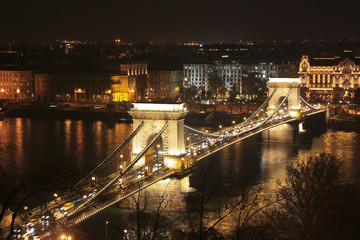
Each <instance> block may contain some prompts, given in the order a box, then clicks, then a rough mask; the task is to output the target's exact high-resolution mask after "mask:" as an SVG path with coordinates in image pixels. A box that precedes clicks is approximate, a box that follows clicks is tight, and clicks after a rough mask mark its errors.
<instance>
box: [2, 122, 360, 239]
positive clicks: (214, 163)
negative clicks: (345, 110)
mask: <svg viewBox="0 0 360 240" xmlns="http://www.w3.org/2000/svg"><path fill="white" fill-rule="evenodd" d="M131 132H132V125H131V124H126V123H107V122H102V121H86V120H53V119H21V118H6V119H4V121H0V166H1V167H2V168H3V169H5V170H7V171H9V172H10V173H12V174H15V175H19V176H21V175H23V174H24V173H26V172H27V171H31V169H33V168H36V166H37V165H39V164H41V163H44V162H47V161H52V160H54V159H56V158H58V157H60V156H65V157H69V158H71V159H73V161H76V162H77V164H78V166H79V167H80V169H82V170H84V171H87V170H88V169H90V168H91V167H93V166H95V164H96V163H98V162H99V161H101V160H102V159H104V158H105V157H106V156H107V155H108V154H109V153H111V152H112V151H113V150H114V149H115V148H116V147H117V146H118V145H119V144H121V143H122V142H123V141H124V140H125V139H126V137H127V136H129V135H130V133H131ZM314 135H317V136H316V137H313V143H312V144H311V145H310V144H308V145H301V144H275V143H260V142H256V141H253V140H251V139H249V140H245V141H242V142H239V143H237V144H235V145H233V146H231V147H229V148H226V149H224V150H222V151H220V152H218V153H215V154H213V155H212V156H210V157H208V158H207V159H204V160H202V161H203V162H202V163H201V164H200V168H199V169H197V170H196V171H195V172H194V173H193V174H192V176H191V177H190V184H191V186H195V187H196V185H198V184H199V181H200V179H201V177H200V175H201V172H203V170H204V168H208V169H209V174H208V176H209V177H208V180H207V182H208V184H209V185H210V186H211V185H217V184H219V183H220V182H221V187H222V188H223V189H225V190H228V191H230V192H233V194H235V195H236V192H237V190H238V189H240V188H241V187H242V186H244V185H248V186H251V185H255V184H257V183H259V182H261V179H262V177H263V176H266V177H267V178H268V186H269V187H270V188H271V186H272V185H274V184H275V182H276V180H277V179H283V178H284V176H285V167H286V165H287V164H289V163H291V162H294V161H296V160H297V159H299V158H304V157H307V156H310V155H314V154H317V153H321V152H326V153H331V154H332V155H334V156H336V157H338V158H339V159H341V160H343V162H344V170H345V176H346V178H347V179H348V180H349V181H354V182H360V174H359V171H360V148H359V147H360V134H359V133H355V132H342V131H334V130H329V129H328V130H326V129H325V130H324V131H323V132H322V133H316V134H314ZM129 151H130V149H126V151H125V154H126V152H127V153H128V152H129ZM205 165H206V167H205ZM116 211H119V210H116V209H112V210H109V211H108V212H106V211H105V212H104V213H101V214H100V215H99V216H97V217H94V218H93V219H90V220H88V221H87V222H84V223H83V224H82V225H81V227H82V228H84V229H85V230H86V231H88V232H89V239H104V235H105V233H104V231H105V225H104V224H99V222H103V223H105V221H106V220H105V219H106V218H107V217H108V214H117V213H116ZM109 212H110V213H109ZM88 226H91V227H88ZM108 231H109V233H108V234H109V236H111V234H112V235H113V236H115V235H116V231H115V230H112V229H108ZM91 236H94V237H91ZM109 239H111V238H109Z"/></svg>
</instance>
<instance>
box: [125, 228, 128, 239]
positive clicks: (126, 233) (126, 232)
mask: <svg viewBox="0 0 360 240" xmlns="http://www.w3.org/2000/svg"><path fill="white" fill-rule="evenodd" d="M124 240H129V236H128V230H126V229H124Z"/></svg>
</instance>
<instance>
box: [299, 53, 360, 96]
mask: <svg viewBox="0 0 360 240" xmlns="http://www.w3.org/2000/svg"><path fill="white" fill-rule="evenodd" d="M359 62H360V57H354V56H353V54H352V51H350V50H345V51H344V53H343V55H342V56H341V57H332V58H313V59H310V58H309V56H303V57H302V59H301V62H300V65H299V75H300V79H301V81H302V83H303V86H305V88H306V99H307V100H308V101H325V102H337V101H342V100H345V101H351V100H352V99H353V98H354V95H355V94H354V91H355V89H356V88H358V87H359V79H360V66H359V65H360V64H359Z"/></svg>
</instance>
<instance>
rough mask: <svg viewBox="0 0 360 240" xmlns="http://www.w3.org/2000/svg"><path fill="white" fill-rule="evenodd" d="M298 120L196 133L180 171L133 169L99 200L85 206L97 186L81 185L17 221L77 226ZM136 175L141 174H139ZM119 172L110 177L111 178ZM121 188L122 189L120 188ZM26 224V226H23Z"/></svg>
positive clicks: (283, 117)
mask: <svg viewBox="0 0 360 240" xmlns="http://www.w3.org/2000/svg"><path fill="white" fill-rule="evenodd" d="M324 111H325V110H324V109H315V110H308V111H306V112H307V113H306V114H307V115H312V114H316V113H319V112H324ZM297 120H299V119H296V118H292V117H290V116H289V115H288V114H284V115H280V116H276V117H273V118H271V119H269V120H267V121H266V123H264V118H261V119H258V120H253V121H249V122H248V123H246V124H244V123H241V124H238V125H235V126H233V127H229V128H226V129H223V130H221V131H218V132H214V133H212V134H207V133H204V132H198V134H199V135H201V134H202V135H203V137H202V138H200V140H198V141H196V142H194V143H192V144H189V145H187V146H186V151H187V158H186V161H185V162H184V165H183V167H182V170H181V171H177V172H176V171H175V170H170V169H168V168H162V169H156V170H153V169H150V171H149V172H145V171H144V169H135V170H132V171H130V172H128V173H127V174H126V175H124V176H123V178H121V179H119V181H118V182H115V183H114V184H112V185H111V186H110V187H109V188H108V189H107V191H106V192H104V193H103V194H102V195H100V196H99V197H98V198H95V199H93V200H91V201H89V202H86V204H84V202H85V199H86V198H87V197H88V196H91V195H92V194H94V193H95V192H96V191H97V189H99V187H96V186H93V185H91V184H90V185H86V186H83V187H82V189H80V190H78V191H77V194H75V196H70V197H67V198H56V199H54V200H53V201H51V202H49V203H47V204H45V205H42V206H41V207H38V208H35V209H33V210H32V211H31V212H29V213H30V214H28V215H27V216H26V217H25V216H23V217H24V220H25V219H27V220H25V222H24V221H23V220H21V218H19V220H18V221H17V224H18V225H22V226H24V225H26V224H28V223H27V222H26V221H28V220H29V219H32V220H31V222H34V220H36V223H35V224H33V226H32V227H39V226H42V224H41V221H42V220H43V219H44V217H46V216H44V215H45V213H48V212H52V213H53V215H54V217H55V219H66V220H67V222H68V224H69V225H74V224H78V223H80V222H82V221H84V220H86V219H87V218H89V217H91V216H93V215H94V214H96V213H98V212H100V211H101V210H103V209H106V208H107V207H109V206H111V205H113V204H116V203H118V202H119V201H121V200H123V199H125V198H127V197H129V196H132V195H133V194H135V193H137V192H139V191H140V190H142V189H145V188H147V187H149V186H150V185H153V184H155V183H156V182H159V181H160V180H163V179H166V178H170V177H174V176H175V175H178V174H186V173H187V172H190V171H192V170H193V169H194V168H195V163H196V162H197V161H199V160H201V159H203V158H205V157H207V156H209V155H211V154H213V153H215V152H217V151H220V150H221V149H223V148H226V147H228V146H230V145H232V144H234V143H236V142H239V141H241V140H244V139H246V138H248V137H251V136H253V135H255V134H258V133H261V132H263V131H266V130H268V129H271V128H274V127H277V126H279V125H282V124H285V123H289V122H293V121H297ZM139 173H141V174H140V175H139ZM117 174H118V173H115V174H113V175H114V176H115V175H117ZM111 177H112V176H109V177H108V178H107V179H104V180H103V181H104V182H103V183H100V184H99V185H104V184H106V183H105V182H106V181H108V180H109V179H111ZM120 185H121V187H120ZM68 202H73V203H74V206H73V207H72V209H74V208H77V206H79V209H78V210H77V212H76V213H75V214H73V215H72V216H71V217H70V216H69V217H67V216H66V213H65V212H66V211H65V210H60V209H61V207H62V206H64V204H65V203H68ZM24 223H25V224H24Z"/></svg>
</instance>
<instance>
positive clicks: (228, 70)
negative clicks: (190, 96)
mask: <svg viewBox="0 0 360 240" xmlns="http://www.w3.org/2000/svg"><path fill="white" fill-rule="evenodd" d="M215 76H216V77H218V78H220V79H221V80H222V82H223V84H224V85H225V86H226V89H227V90H228V91H233V90H235V91H239V90H240V89H241V78H242V67H241V64H239V63H236V62H234V63H223V62H215V63H212V64H184V86H185V87H187V88H189V87H196V88H204V90H205V91H207V90H208V88H209V80H210V78H211V77H215Z"/></svg>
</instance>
